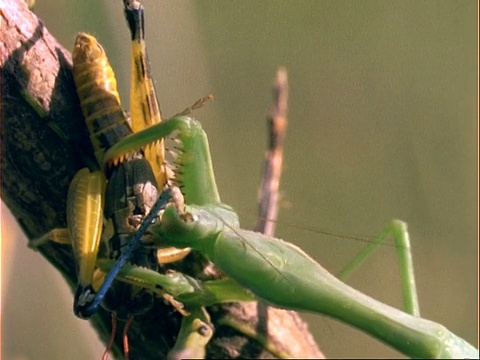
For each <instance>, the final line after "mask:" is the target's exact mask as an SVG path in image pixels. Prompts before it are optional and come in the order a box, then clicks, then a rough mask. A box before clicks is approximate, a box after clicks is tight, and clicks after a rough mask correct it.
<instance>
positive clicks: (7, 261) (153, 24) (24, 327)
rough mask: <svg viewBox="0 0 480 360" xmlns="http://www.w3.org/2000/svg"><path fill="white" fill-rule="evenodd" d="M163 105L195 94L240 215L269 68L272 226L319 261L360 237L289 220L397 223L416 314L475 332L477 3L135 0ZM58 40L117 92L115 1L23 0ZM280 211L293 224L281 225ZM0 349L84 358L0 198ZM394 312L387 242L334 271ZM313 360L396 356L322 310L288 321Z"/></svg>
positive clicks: (248, 223)
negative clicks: (32, 1) (275, 137)
mask: <svg viewBox="0 0 480 360" xmlns="http://www.w3.org/2000/svg"><path fill="white" fill-rule="evenodd" d="M143 3H144V5H145V8H146V17H147V25H146V33H147V42H148V46H149V51H150V60H151V62H152V69H153V72H154V77H155V79H156V81H157V82H156V87H157V91H158V93H159V101H160V103H161V106H162V109H163V114H164V115H165V116H169V115H172V114H174V113H176V112H178V111H181V110H183V109H184V108H185V107H186V106H188V105H190V104H191V103H193V102H194V101H195V100H196V99H198V98H200V97H202V96H205V95H207V94H209V93H213V94H214V95H215V101H214V102H213V103H210V104H208V105H207V106H206V107H205V108H204V109H201V110H199V111H197V112H196V113H195V116H196V117H197V118H198V119H199V120H200V121H201V122H202V124H203V126H204V128H205V129H206V132H207V134H208V136H209V140H210V146H211V151H212V156H213V161H214V167H215V171H216V177H217V182H218V185H219V189H220V193H221V195H222V197H223V200H224V201H225V202H226V203H228V204H230V205H232V206H234V208H235V209H237V210H238V212H239V214H240V216H241V219H242V223H243V226H244V227H252V225H253V224H254V222H255V213H256V194H257V188H258V184H259V177H260V168H261V164H262V159H263V153H264V150H265V146H266V131H265V129H266V126H265V121H264V120H265V115H266V113H267V110H268V107H269V106H270V103H271V94H270V89H271V84H272V82H273V78H274V75H275V71H276V69H277V67H278V66H280V65H283V66H285V67H286V68H287V70H288V74H289V82H290V101H289V104H290V106H289V128H288V134H287V139H286V148H285V167H284V172H283V177H282V183H281V188H282V194H283V200H282V208H281V211H280V224H279V226H278V228H277V234H278V236H279V237H282V238H284V239H287V240H289V241H291V242H293V243H295V244H298V245H299V246H301V247H302V248H303V249H304V250H305V251H307V252H308V253H309V254H311V255H312V256H313V257H314V258H315V259H317V260H318V261H319V262H320V263H322V264H323V265H324V266H325V267H326V268H327V269H329V270H330V271H332V272H333V273H335V272H337V271H338V270H340V269H341V268H342V266H343V265H345V264H346V263H347V262H348V260H349V259H350V258H351V257H352V256H353V255H354V254H355V252H356V251H357V250H358V249H359V248H360V247H362V245H363V243H362V242H359V241H353V240H347V239H341V238H340V239H339V238H333V237H330V236H326V235H322V234H321V233H319V232H309V231H306V230H302V228H303V227H309V228H314V229H317V230H318V229H328V230H329V231H331V232H334V233H347V234H362V235H365V234H366V235H376V234H377V233H379V232H380V231H381V229H382V228H383V226H385V225H386V223H387V222H388V221H389V220H391V219H393V218H399V219H402V220H404V221H406V222H408V224H409V229H410V235H411V239H412V244H413V252H414V261H415V265H416V274H417V282H418V287H419V295H420V301H421V305H422V312H423V313H422V315H423V316H424V317H426V318H429V319H432V320H434V321H437V322H440V323H442V324H444V325H446V326H447V327H448V328H449V329H450V330H452V331H453V332H455V333H456V334H458V335H460V336H462V337H464V338H466V339H467V340H468V341H470V342H472V343H476V340H477V330H478V313H477V300H478V297H477V294H478V274H477V250H478V242H477V218H478V215H477V77H478V73H477V56H476V55H477V41H478V39H477V13H478V11H477V2H476V1H473V0H471V1H420V2H419V1H362V2H360V1H356V2H353V1H305V0H302V1H273V0H271V1H264V0H262V1H202V2H200V1H198V2H196V1H175V2H173V1H153V0H151V1H148V0H144V1H143ZM35 11H36V13H37V14H38V16H39V17H40V18H42V19H43V20H44V21H45V23H46V26H47V28H48V29H49V30H50V32H51V33H52V34H53V35H54V36H56V37H57V38H58V39H59V40H60V42H61V43H62V44H63V45H64V46H66V47H67V48H72V45H73V41H74V38H75V34H76V33H77V32H79V31H86V32H89V33H92V34H94V35H95V36H97V37H98V38H99V40H100V41H101V42H102V43H103V45H104V46H105V48H106V50H107V52H108V54H109V56H110V58H111V62H112V64H113V66H114V68H115V69H116V72H117V77H118V81H119V83H120V91H121V94H122V97H123V100H124V103H125V104H126V105H127V104H128V84H129V79H128V76H129V68H128V67H129V34H128V31H127V27H126V25H125V22H124V19H123V13H122V2H121V1H120V0H115V1H114V0H105V1H98V0H97V1H94V0H83V1H67V0H40V1H38V2H37V5H36V9H35ZM282 220H283V221H285V222H288V223H290V224H295V225H296V227H291V226H287V225H282V224H281V222H282ZM2 225H3V226H2V235H3V240H4V241H3V243H4V249H3V251H4V252H3V260H4V270H5V277H4V287H3V292H2V318H3V322H2V330H3V344H2V355H3V356H4V357H3V358H4V359H6V360H9V359H15V360H19V359H60V358H68V359H89V358H94V359H98V358H100V356H101V353H102V351H103V345H102V344H100V343H99V341H98V340H97V338H96V335H95V333H94V332H93V330H91V329H90V328H89V325H88V323H86V322H83V321H81V320H78V319H76V318H75V317H74V315H73V313H72V310H71V308H72V294H71V293H70V291H69V290H68V288H67V287H66V284H65V283H64V281H63V279H62V278H61V277H60V276H59V275H58V274H57V273H56V271H55V270H54V269H53V268H52V267H51V266H49V264H48V263H47V262H46V261H44V260H43V258H41V256H40V255H39V254H37V253H34V252H32V251H31V250H29V249H27V247H26V240H25V239H24V238H22V235H21V234H20V233H19V232H18V231H17V230H15V229H14V227H15V226H16V225H15V224H14V221H13V220H12V218H11V217H10V215H9V214H8V211H7V210H6V208H5V207H4V206H2ZM349 282H350V283H351V284H352V285H353V286H354V287H356V288H358V289H360V290H361V291H363V292H365V293H367V294H370V295H372V296H374V297H375V298H377V299H379V300H381V301H383V302H387V303H389V304H392V305H394V306H397V307H400V306H401V293H400V287H399V280H398V271H397V263H396V259H395V251H394V248H393V247H392V246H383V247H382V248H381V249H380V250H379V252H378V253H376V254H375V255H374V256H373V257H372V259H371V260H370V261H369V262H368V263H367V264H366V265H364V267H362V268H361V269H360V270H359V271H358V272H356V273H355V274H354V276H353V277H352V278H351V279H350V281H349ZM304 318H305V319H307V320H308V322H309V324H310V325H309V326H310V329H311V330H312V332H313V333H314V334H315V337H316V339H317V340H318V343H319V345H320V347H321V349H322V350H323V351H324V352H325V354H326V355H327V356H329V357H392V356H400V355H399V354H398V353H396V352H395V351H393V350H391V349H390V348H388V347H387V346H385V345H383V344H381V343H379V342H378V341H376V340H373V339H371V338H369V337H368V336H366V335H364V334H362V333H360V332H359V331H357V330H355V329H351V328H350V327H348V326H346V325H343V324H339V323H338V322H336V321H332V320H330V319H327V318H325V317H321V316H314V315H307V314H305V315H304Z"/></svg>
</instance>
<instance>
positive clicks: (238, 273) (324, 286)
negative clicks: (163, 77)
mask: <svg viewBox="0 0 480 360" xmlns="http://www.w3.org/2000/svg"><path fill="white" fill-rule="evenodd" d="M173 131H179V135H178V138H179V139H180V140H181V144H182V155H181V158H180V159H178V161H177V164H178V166H180V168H181V169H180V172H181V173H182V180H181V184H182V193H183V194H184V196H185V203H186V204H187V205H186V206H185V208H182V206H178V205H177V206H170V207H168V208H167V209H166V211H165V212H164V214H163V216H162V221H161V223H160V224H156V225H151V226H150V228H149V232H150V233H151V234H152V237H153V238H154V239H155V242H156V243H158V244H159V245H163V246H165V245H169V246H176V247H192V248H194V249H196V250H198V251H200V252H201V253H203V254H204V255H205V256H206V257H207V258H208V259H209V260H211V261H212V262H213V263H214V264H215V265H216V266H217V267H219V268H220V269H221V270H222V271H223V272H224V273H225V274H226V275H227V276H229V277H230V278H232V279H233V280H235V281H236V282H237V283H238V284H239V285H240V286H242V287H244V288H246V289H248V290H250V291H251V292H252V293H253V294H254V295H255V296H257V297H258V298H260V299H263V300H265V301H267V302H268V303H271V304H273V305H275V306H278V307H281V308H286V309H294V310H299V311H311V312H315V313H319V314H324V315H328V316H332V317H334V318H337V319H339V320H342V321H345V322H347V323H348V324H350V325H352V326H355V327H358V328H360V329H362V330H364V331H366V332H368V333H369V334H370V335H372V336H374V337H377V338H378V339H380V340H382V341H384V342H386V343H388V344H390V345H391V346H393V347H395V348H396V349H398V350H399V351H402V352H404V353H405V354H407V355H409V356H411V357H429V358H447V357H448V358H458V357H466V358H476V357H478V350H477V349H475V348H474V347H473V346H471V345H470V344H468V343H467V342H466V341H465V340H463V339H461V338H459V337H457V336H456V335H454V334H453V333H451V332H449V331H448V330H447V329H446V328H445V327H444V326H442V325H440V324H437V323H435V322H432V321H429V320H426V319H423V318H421V317H419V310H418V302H417V299H416V290H415V282H414V279H413V267H412V262H411V255H410V252H409V251H410V248H409V239H408V233H407V231H406V225H405V224H404V223H402V222H399V221H396V222H393V223H392V225H391V228H389V229H387V232H392V233H393V235H394V237H395V238H396V239H397V241H398V242H400V243H401V244H402V245H401V246H400V247H399V249H401V257H400V258H401V263H403V264H404V266H405V269H407V274H406V276H405V280H404V281H405V283H406V284H408V286H407V288H408V289H409V294H408V295H407V296H406V298H407V301H406V304H407V306H406V307H407V311H408V312H402V311H400V310H397V309H395V308H392V307H390V306H388V305H385V304H382V303H381V302H378V301H376V300H374V299H372V298H370V297H368V296H366V295H364V294H362V293H360V292H358V291H356V290H354V289H353V288H351V287H349V286H348V285H346V284H344V283H342V282H341V281H340V280H338V279H337V278H335V277H334V276H333V275H331V274H330V273H328V272H327V271H326V270H325V269H324V268H323V267H322V266H321V265H320V264H318V263H317V262H315V261H314V260H313V259H312V258H310V257H309V256H308V255H307V254H306V253H304V252H303V251H302V250H301V249H299V248H297V247H295V246H294V245H292V244H290V243H287V242H284V241H282V240H279V239H276V238H272V237H267V236H264V235H261V234H259V233H255V232H252V231H248V230H243V229H241V228H240V226H239V221H238V217H237V215H236V214H235V212H234V211H233V210H232V209H231V208H230V207H229V206H227V205H224V204H222V203H221V202H220V198H219V195H218V191H217V188H216V184H215V179H214V174H213V167H212V163H211V158H210V153H209V149H208V142H207V138H206V134H205V133H204V132H203V130H202V128H201V126H200V124H199V123H198V122H196V121H195V120H192V119H191V118H187V117H178V118H172V119H169V120H167V121H166V122H164V123H162V124H158V125H155V126H152V127H150V128H148V129H146V130H144V131H142V132H139V133H136V134H134V135H132V136H130V137H128V138H127V139H125V140H123V141H122V142H119V143H117V144H115V145H114V146H113V147H112V148H110V149H109V150H108V151H107V153H106V155H105V161H109V158H113V157H117V156H118V155H119V154H128V153H129V152H131V151H134V150H135V149H138V148H141V147H143V146H145V145H147V144H149V143H151V142H154V141H156V140H158V139H159V138H163V137H165V136H168V135H169V134H171V133H172V132H173ZM385 235H386V234H384V235H382V236H381V237H380V238H379V240H378V241H381V240H383V239H384V238H385ZM361 256H362V255H361ZM218 291H222V290H218ZM177 298H179V299H182V297H181V296H178V295H177ZM205 305H207V304H205Z"/></svg>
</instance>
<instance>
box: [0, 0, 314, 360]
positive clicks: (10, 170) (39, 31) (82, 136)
mask: <svg viewBox="0 0 480 360" xmlns="http://www.w3.org/2000/svg"><path fill="white" fill-rule="evenodd" d="M0 15H1V18H0V21H1V30H0V33H1V41H0V56H1V57H0V59H1V64H0V65H1V81H2V89H1V91H2V98H1V116H2V126H1V138H0V141H1V146H2V148H1V158H0V164H1V171H2V177H1V184H2V190H1V196H2V199H3V201H4V202H5V203H6V204H7V206H8V207H9V209H10V210H11V211H12V213H13V214H14V216H15V217H16V219H17V221H18V223H19V224H20V226H21V227H22V229H23V231H24V232H25V234H26V235H27V237H28V238H29V239H33V238H35V237H38V236H40V235H42V234H44V233H46V232H47V231H49V230H51V229H53V228H56V227H65V225H66V223H65V212H66V195H67V191H68V185H69V183H70V180H71V179H72V178H73V176H74V174H75V173H76V171H77V170H79V169H80V168H82V167H84V166H85V164H84V163H83V160H82V159H83V158H85V156H82V155H81V154H82V152H86V153H89V154H92V149H91V145H90V143H89V139H88V135H87V130H86V128H85V125H84V122H83V118H82V115H81V110H80V106H79V102H78V98H77V95H76V93H75V87H74V84H73V79H72V75H71V57H70V54H69V52H68V51H66V50H65V49H64V48H63V47H62V46H61V45H60V44H59V43H58V42H57V41H56V40H55V38H54V37H53V36H52V35H51V34H50V33H49V32H48V31H47V29H46V27H45V25H44V24H43V22H42V21H41V20H39V19H38V18H37V17H36V16H35V14H33V13H31V12H30V11H29V10H28V9H27V7H26V5H25V4H24V3H23V2H22V1H20V0H7V1H5V0H0ZM79 30H81V29H79ZM39 251H40V253H41V254H42V255H43V256H44V257H45V259H46V260H47V261H49V262H50V263H51V264H52V265H53V266H55V267H56V268H57V269H58V271H60V272H61V273H62V275H63V276H64V277H65V279H66V280H67V282H68V283H69V285H70V286H71V287H72V290H73V288H74V286H75V283H76V275H75V266H74V262H73V256H72V252H71V249H70V248H69V247H68V246H63V245H58V244H55V243H49V244H46V245H45V246H42V247H41V249H40V250H39ZM209 313H210V314H211V317H212V321H213V324H214V326H215V335H214V338H213V339H212V341H211V343H210V344H209V346H208V357H209V358H226V357H228V358H238V357H241V358H271V357H272V354H271V353H270V352H269V351H268V350H267V349H265V348H264V347H263V346H262V345H261V344H260V343H259V342H257V341H255V340H252V338H250V337H248V336H245V335H244V334H242V332H240V331H238V329H240V328H242V326H243V327H244V328H248V329H250V330H251V331H252V332H253V333H256V334H259V333H263V334H264V335H265V336H267V335H268V338H269V339H270V341H271V343H272V344H274V346H275V347H276V348H277V349H280V350H281V351H282V352H284V353H287V354H289V356H290V357H296V358H299V357H303V358H304V357H310V358H318V357H321V356H322V354H321V353H320V352H319V350H318V349H317V347H316V345H315V343H314V341H313V339H312V337H311V335H310V334H309V333H308V331H307V329H306V325H305V324H304V323H303V321H301V320H300V319H299V318H298V316H297V315H296V314H294V313H292V312H289V311H283V310H278V309H273V308H270V307H267V308H266V310H265V312H263V313H260V314H258V313H257V306H255V303H244V304H239V303H234V304H224V305H217V306H213V307H211V308H209ZM72 316H74V315H73V313H72ZM265 317H267V319H268V321H264V320H265ZM90 321H91V322H92V324H93V326H94V327H95V329H96V331H97V332H98V333H99V335H100V337H101V338H102V339H103V341H104V342H106V341H107V340H108V337H109V334H110V331H111V325H110V315H109V314H108V313H107V312H106V311H104V310H103V309H102V310H100V311H99V313H98V314H97V315H95V316H94V317H93V318H92V319H91V320H90ZM239 324H240V325H242V326H239ZM259 324H263V325H262V326H259ZM266 324H268V325H266ZM179 325H180V315H179V314H178V313H176V312H175V311H174V310H173V309H172V308H171V307H170V306H167V305H166V304H164V302H163V301H162V300H161V299H158V300H157V301H156V303H155V305H154V307H153V309H152V310H151V311H149V312H148V314H146V315H144V316H139V317H138V318H136V319H135V321H134V322H133V324H132V327H131V328H130V330H129V339H130V353H131V358H132V359H159V358H164V357H165V355H166V353H167V352H168V350H169V349H170V348H171V347H172V346H173V343H174V341H175V337H176V334H177V333H178V329H179ZM121 330H122V329H121V327H120V329H119V330H118V333H117V339H116V347H115V349H114V351H115V354H116V355H117V357H121V354H122V351H121V350H120V349H121V348H122V345H121ZM99 357H100V354H99Z"/></svg>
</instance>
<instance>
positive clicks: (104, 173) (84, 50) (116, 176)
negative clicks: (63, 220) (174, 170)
mask: <svg viewBox="0 0 480 360" xmlns="http://www.w3.org/2000/svg"><path fill="white" fill-rule="evenodd" d="M124 5H125V16H126V18H127V22H128V25H129V28H130V31H131V34H132V41H131V91H130V103H131V107H130V118H131V125H130V124H129V122H128V118H127V115H126V113H125V112H124V110H123V109H122V107H121V104H120V98H119V94H118V91H117V86H116V79H115V74H114V72H113V69H112V68H111V66H110V64H109V61H108V58H107V56H106V54H105V51H104V49H103V47H102V46H101V45H100V44H99V43H98V42H97V40H96V39H95V38H94V37H93V36H91V35H88V34H85V33H79V34H78V36H77V38H76V41H75V46H74V50H73V54H72V57H73V76H74V80H75V85H76V88H77V93H78V96H79V99H80V103H81V107H82V112H83V114H84V117H85V121H86V125H87V127H88V130H89V134H90V140H91V143H92V145H93V148H94V150H95V157H96V160H97V165H98V166H97V168H95V169H87V168H85V169H82V170H80V171H79V172H78V173H77V174H76V175H75V177H74V179H73V180H72V182H71V184H70V188H69V193H68V199H67V223H68V229H54V230H52V231H51V232H49V233H47V234H45V235H44V236H42V237H41V238H39V239H37V240H36V241H34V242H33V243H32V244H31V245H32V246H39V245H41V244H42V243H43V242H44V241H46V240H49V239H50V240H53V241H56V242H59V243H67V244H72V247H73V250H74V255H75V260H76V266H77V276H78V287H77V291H76V294H75V300H74V312H75V314H76V315H77V316H78V317H80V318H89V317H90V316H92V315H93V314H94V313H95V312H96V311H97V309H98V306H99V305H100V303H102V306H103V307H105V308H106V309H107V310H109V311H111V312H112V321H113V326H112V328H113V330H112V339H111V341H110V343H109V345H108V347H107V350H106V354H107V353H108V351H109V348H110V347H111V346H112V342H113V336H114V332H115V330H114V329H115V328H116V319H117V318H119V319H121V320H126V321H127V323H126V324H125V329H124V343H125V344H126V345H125V353H126V354H125V355H126V357H128V340H127V336H126V333H127V330H128V327H129V325H130V323H131V321H132V319H133V317H134V316H135V315H138V314H142V313H144V312H146V311H148V310H149V309H150V307H151V306H152V304H153V293H152V291H150V290H146V289H143V288H139V287H138V286H134V285H129V284H125V283H121V282H113V279H114V277H115V276H111V277H110V280H108V279H109V278H108V277H107V280H106V281H105V275H104V273H102V272H100V271H98V269H97V268H96V263H97V257H98V255H99V250H100V253H101V254H102V256H103V257H106V258H110V259H114V260H115V259H118V258H119V257H121V256H122V253H123V251H124V250H125V248H126V247H127V246H128V244H129V242H130V238H131V237H132V235H133V234H134V233H135V232H136V230H137V229H138V228H139V226H140V225H141V224H142V222H143V221H144V218H145V217H146V215H147V214H148V213H149V212H150V210H151V209H152V207H153V205H154V204H155V202H156V201H157V199H158V197H159V196H160V193H161V191H162V189H163V188H164V187H165V186H167V184H168V182H169V181H170V180H169V179H170V177H171V174H169V170H168V166H166V164H165V154H164V152H165V151H164V144H163V141H162V140H161V139H160V140H159V141H157V142H156V143H155V144H154V145H152V146H149V147H148V149H144V150H139V151H136V152H133V153H131V154H129V156H128V157H123V158H121V159H119V158H113V159H111V161H110V162H109V163H107V164H106V165H105V166H104V165H103V160H104V154H105V151H106V150H108V149H109V148H110V147H111V146H112V145H114V144H115V143H118V142H119V141H121V140H122V139H123V138H125V137H126V136H128V135H130V134H133V133H135V132H138V131H141V130H143V129H146V128H148V127H149V126H152V125H155V124H159V123H160V122H161V121H162V116H161V111H160V107H159V105H158V101H157V98H156V93H155V88H154V84H153V81H152V77H151V74H150V67H149V63H148V59H147V52H146V46H145V40H144V15H143V7H142V6H141V5H140V4H139V3H138V2H136V1H125V2H124ZM196 106H200V105H198V104H197V105H194V107H196ZM187 111H189V110H187ZM157 214H158V210H156V211H155V212H154V213H152V216H153V221H157V220H158V217H157ZM150 222H151V221H150ZM104 223H105V226H104ZM101 244H103V246H102V245H101ZM188 252H189V249H176V248H167V249H159V250H157V248H156V247H154V245H153V244H152V243H149V242H148V240H145V239H142V241H141V242H140V246H138V247H136V248H135V249H133V250H132V251H131V255H130V254H129V256H123V257H122V258H123V261H126V260H128V262H129V263H131V264H133V265H136V266H140V267H143V268H147V269H151V270H153V271H157V270H158V267H159V263H161V264H166V263H170V262H174V261H177V260H180V259H182V258H183V257H184V256H186V255H187V254H188ZM177 308H178V306H177ZM179 310H180V311H181V309H179Z"/></svg>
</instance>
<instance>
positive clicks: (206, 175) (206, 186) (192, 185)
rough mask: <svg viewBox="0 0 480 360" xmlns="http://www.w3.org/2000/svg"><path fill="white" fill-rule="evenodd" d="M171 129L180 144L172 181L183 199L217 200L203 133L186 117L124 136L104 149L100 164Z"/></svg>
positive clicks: (203, 202)
mask: <svg viewBox="0 0 480 360" xmlns="http://www.w3.org/2000/svg"><path fill="white" fill-rule="evenodd" d="M175 132H178V135H177V136H176V138H177V139H178V140H179V141H180V146H181V148H180V149H179V155H178V156H177V158H176V160H175V165H176V169H174V172H175V176H176V179H175V183H176V184H178V185H179V187H180V188H181V190H182V193H183V195H184V197H185V202H186V203H187V204H196V205H206V204H218V203H220V196H219V194H218V190H217V185H216V183H215V176H214V173H213V166H212V160H211V157H210V150H209V148H208V140H207V136H206V134H205V132H204V131H203V129H202V127H201V125H200V123H199V122H198V121H195V120H193V119H191V118H189V117H185V116H180V117H175V118H172V119H169V120H167V121H164V122H162V123H160V124H157V125H153V126H151V127H149V128H148V129H145V130H143V131H141V132H138V133H135V134H133V135H130V136H128V137H127V138H126V139H124V140H123V141H122V142H120V143H117V144H115V145H114V146H112V147H111V148H110V149H109V150H108V151H107V152H106V153H105V158H104V165H106V164H109V163H112V162H115V161H118V159H122V158H123V157H124V156H128V154H130V153H131V152H134V151H137V150H139V149H142V148H145V147H148V146H151V145H152V144H155V143H156V142H158V141H159V139H162V138H164V137H166V136H169V135H171V134H172V133H175Z"/></svg>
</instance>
